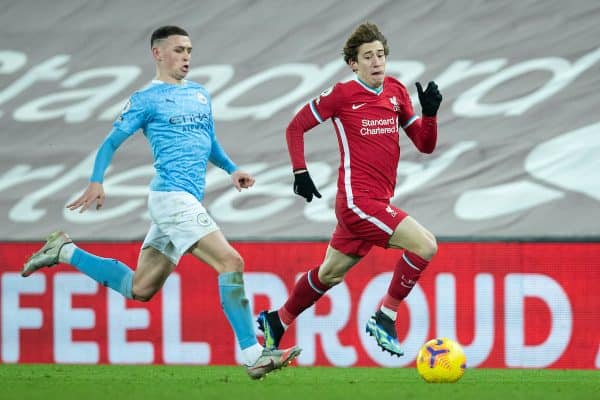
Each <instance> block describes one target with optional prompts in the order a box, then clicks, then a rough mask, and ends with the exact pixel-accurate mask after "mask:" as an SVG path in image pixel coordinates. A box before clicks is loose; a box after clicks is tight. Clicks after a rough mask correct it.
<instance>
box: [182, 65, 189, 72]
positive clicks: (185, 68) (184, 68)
mask: <svg viewBox="0 0 600 400" xmlns="http://www.w3.org/2000/svg"><path fill="white" fill-rule="evenodd" d="M189 69H190V66H189V65H184V66H183V67H181V70H182V71H183V72H188V70H189Z"/></svg>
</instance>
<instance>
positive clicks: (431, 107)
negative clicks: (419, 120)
mask: <svg viewBox="0 0 600 400" xmlns="http://www.w3.org/2000/svg"><path fill="white" fill-rule="evenodd" d="M415 86H416V87H417V92H419V103H421V110H422V111H423V115H426V116H428V117H434V116H435V114H437V110H438V108H440V103H441V102H442V94H441V93H440V91H439V90H438V87H437V85H436V83H435V82H434V81H431V82H429V84H427V89H425V91H423V87H422V86H421V83H420V82H417V83H415Z"/></svg>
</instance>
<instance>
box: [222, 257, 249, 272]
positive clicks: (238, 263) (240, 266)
mask: <svg viewBox="0 0 600 400" xmlns="http://www.w3.org/2000/svg"><path fill="white" fill-rule="evenodd" d="M223 272H244V259H243V258H242V256H240V255H239V253H238V252H233V253H231V254H229V255H227V257H226V258H225V260H224V261H223Z"/></svg>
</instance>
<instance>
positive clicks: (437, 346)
mask: <svg viewBox="0 0 600 400" xmlns="http://www.w3.org/2000/svg"><path fill="white" fill-rule="evenodd" d="M466 366H467V358H466V357H465V352H464V351H463V349H462V347H460V345H459V344H458V343H456V342H455V341H454V340H451V339H448V338H438V339H432V340H430V341H429V342H427V343H425V344H424V345H423V346H422V347H421V349H420V350H419V354H418V355H417V370H418V371H419V375H421V377H422V378H423V379H425V381H426V382H456V381H458V380H459V379H460V378H461V377H462V376H463V374H464V373H465V368H466Z"/></svg>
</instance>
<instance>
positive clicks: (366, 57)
mask: <svg viewBox="0 0 600 400" xmlns="http://www.w3.org/2000/svg"><path fill="white" fill-rule="evenodd" d="M356 58H357V60H356V61H351V62H350V68H352V70H353V71H355V72H356V74H357V75H358V78H359V79H360V80H361V81H363V82H365V83H366V84H367V85H369V86H371V87H374V88H378V87H379V86H381V85H382V84H383V78H384V77H385V61H386V56H385V50H384V48H383V44H382V43H381V42H380V41H379V40H376V41H374V42H370V43H363V44H361V45H360V46H359V48H358V56H357V57H356Z"/></svg>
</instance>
